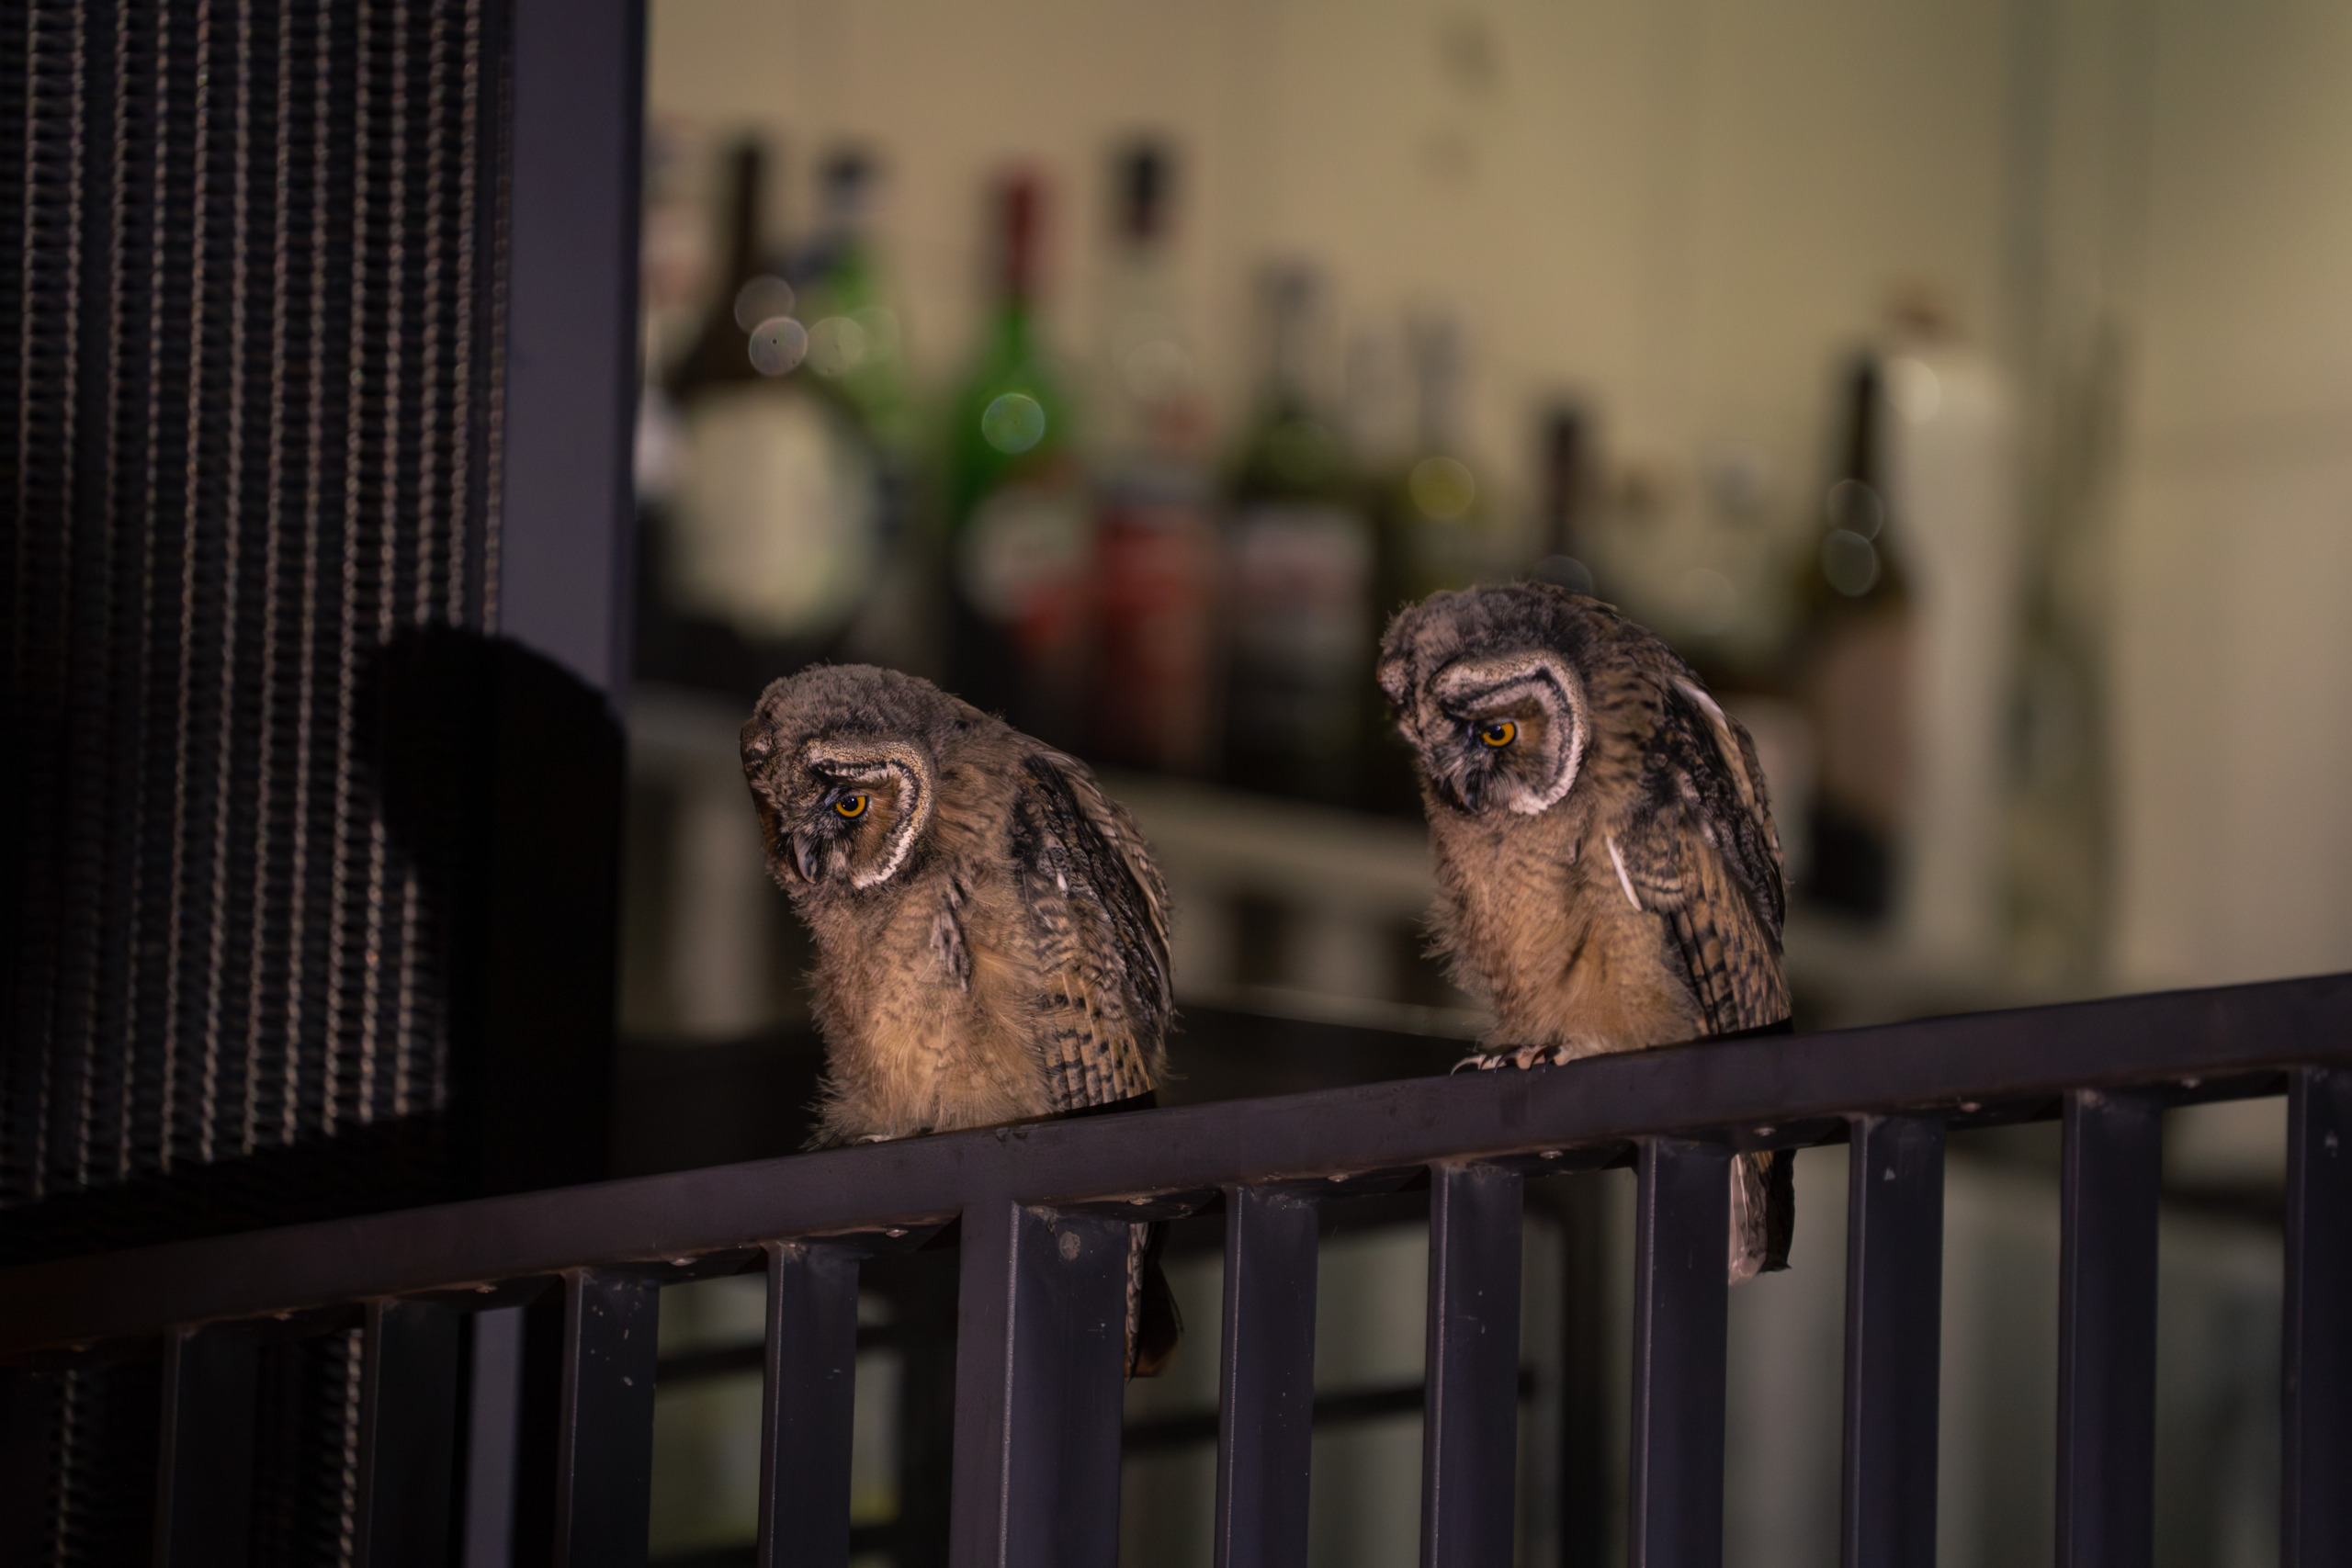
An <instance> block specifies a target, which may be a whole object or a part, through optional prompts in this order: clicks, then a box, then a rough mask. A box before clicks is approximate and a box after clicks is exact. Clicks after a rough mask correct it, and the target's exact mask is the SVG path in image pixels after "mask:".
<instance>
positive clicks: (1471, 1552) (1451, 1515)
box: [1421, 1165, 1524, 1568]
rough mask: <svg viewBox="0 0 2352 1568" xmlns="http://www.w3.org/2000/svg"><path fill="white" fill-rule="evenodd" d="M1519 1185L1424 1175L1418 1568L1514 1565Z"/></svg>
mask: <svg viewBox="0 0 2352 1568" xmlns="http://www.w3.org/2000/svg"><path fill="white" fill-rule="evenodd" d="M1523 1188H1524V1184H1523V1183H1522V1182H1521V1180H1520V1177H1519V1173H1518V1172H1517V1171H1513V1170H1501V1169H1498V1168H1495V1167H1493V1166H1480V1165H1441V1166H1436V1167H1433V1168H1431V1169H1430V1305H1429V1349H1428V1351H1427V1353H1426V1354H1427V1361H1426V1368H1427V1370H1426V1371H1425V1372H1424V1374H1423V1375H1424V1376H1425V1377H1426V1378H1427V1380H1428V1394H1427V1399H1426V1403H1425V1404H1423V1406H1422V1410H1421V1568H1486V1565H1488V1564H1493V1563H1502V1562H1510V1559H1511V1542H1512V1539H1513V1536H1514V1534H1515V1531H1514V1529H1513V1526H1514V1523H1515V1521H1514V1519H1513V1518H1512V1515H1511V1505H1512V1502H1513V1500H1514V1497H1515V1496H1516V1483H1517V1481H1518V1477H1519V1264H1520V1258H1519V1249H1520V1220H1521V1213H1522V1205H1523V1203H1524V1190H1523Z"/></svg>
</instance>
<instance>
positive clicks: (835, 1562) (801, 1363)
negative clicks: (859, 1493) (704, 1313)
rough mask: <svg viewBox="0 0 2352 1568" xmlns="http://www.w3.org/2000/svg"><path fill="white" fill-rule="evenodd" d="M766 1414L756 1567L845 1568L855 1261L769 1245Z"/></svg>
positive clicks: (793, 1245)
mask: <svg viewBox="0 0 2352 1568" xmlns="http://www.w3.org/2000/svg"><path fill="white" fill-rule="evenodd" d="M767 1257H768V1326H767V1382H766V1386H765V1392H764V1394H763V1406H762V1409H761V1413H760V1545H759V1554H758V1557H757V1562H759V1564H760V1568H786V1564H791V1565H793V1568H846V1564H847V1563H848V1562H849V1484H850V1472H849V1454H850V1429H851V1427H852V1425H853V1423H854V1416H855V1411H856V1408H857V1258H856V1255H855V1254H854V1253H851V1252H848V1251H845V1250H843V1249H842V1248H841V1247H812V1246H809V1245H806V1244H804V1243H800V1242H771V1243H769V1244H768V1247H767Z"/></svg>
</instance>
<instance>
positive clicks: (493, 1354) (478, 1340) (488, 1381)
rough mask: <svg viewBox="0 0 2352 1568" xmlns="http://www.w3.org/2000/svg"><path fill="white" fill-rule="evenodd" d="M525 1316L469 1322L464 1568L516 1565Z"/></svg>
mask: <svg viewBox="0 0 2352 1568" xmlns="http://www.w3.org/2000/svg"><path fill="white" fill-rule="evenodd" d="M528 1310H529V1309H528V1308H526V1307H519V1306H511V1307H493V1308H492V1309H491V1310H490V1311H488V1312H477V1313H473V1314H469V1322H468V1324H467V1327H468V1329H469V1337H470V1339H471V1341H472V1343H471V1345H470V1346H469V1350H470V1354H469V1356H468V1358H467V1373H466V1483H465V1504H464V1507H465V1525H464V1528H463V1529H462V1530H461V1531H460V1532H459V1540H461V1542H462V1545H461V1547H460V1556H461V1561H462V1562H463V1564H464V1568H508V1563H509V1562H511V1561H512V1560H514V1559H515V1481H516V1476H515V1469H516V1461H517V1459H518V1458H519V1457H520V1454H521V1451H522V1442H521V1439H522V1427H523V1422H522V1416H523V1320H524V1314H526V1312H527V1311H528ZM542 1512H544V1510H542ZM541 1522H542V1524H544V1522H545V1521H544V1520H542V1521H541Z"/></svg>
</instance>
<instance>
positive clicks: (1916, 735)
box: [1880, 289, 2023, 969]
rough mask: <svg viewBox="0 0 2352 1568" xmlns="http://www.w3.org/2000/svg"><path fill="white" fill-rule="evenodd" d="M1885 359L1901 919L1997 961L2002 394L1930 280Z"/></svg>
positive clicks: (2000, 939)
mask: <svg viewBox="0 0 2352 1568" xmlns="http://www.w3.org/2000/svg"><path fill="white" fill-rule="evenodd" d="M1880 364H1881V366H1882V374H1883V377H1884V382H1885V385H1884V392H1885V400H1886V407H1887V414H1888V417H1887V422H1886V429H1885V433H1884V436H1883V445H1884V447H1885V453H1886V457H1885V473H1886V487H1885V488H1886V497H1887V503H1888V506H1889V509H1890V510H1891V511H1892V512H1893V513H1894V515H1895V516H1897V517H1899V518H1900V519H1901V520H1902V524H1903V541H1902V547H1903V553H1904V562H1903V564H1904V566H1905V569H1906V570H1908V572H1909V574H1910V588H1911V606H1912V615H1911V625H1912V633H1911V638H1912V647H1913V649H1914V651H1913V654H1912V665H1911V671H1912V677H1911V692H1910V697H1911V702H1910V714H1909V720H1910V737H1911V749H1912V758H1913V765H1912V772H1911V786H1912V787H1911V795H1910V798H1909V800H1908V801H1907V803H1906V807H1907V811H1908V819H1907V823H1906V826H1905V833H1904V849H1903V853H1902V855H1901V857H1900V859H1901V867H1900V872H1901V874H1900V876H1899V879H1898V886H1897V888H1896V896H1895V908H1896V910H1897V916H1898V919H1897V923H1898V925H1899V927H1900V931H1901V935H1902V939H1903V941H1904V942H1905V944H1906V945H1908V946H1910V947H1911V948H1912V949H1913V950H1915V951H1916V952H1917V953H1920V954H1921V955H1922V956H1924V957H1928V958H1930V959H1932V960H1933V961H1934V962H1936V963H1937V964H1942V965H1947V966H1951V967H1955V968H1965V969H1981V968H1985V967H1989V966H1993V965H1996V964H2001V963H2003V962H2005V961H2006V959H2007V955H2008V948H2009V938H2010V921H2011V919H2012V917H2013V910H2014V905H2013V888H2012V884H2011V881H2010V878H2009V876H2008V874H2007V872H2006V871H2005V869H2004V866H2003V861H2004V859H2005V857H2006V852H2007V820H2006V819H2007V811H2008V806H2009V793H2010V790H2011V788H2012V786H2013V781H2014V779H2015V778H2016V773H2015V767H2014V764H2015V756H2014V750H2013V749H2014V743H2015V737H2016V720H2017V711H2016V707H2015V705H2014V697H2015V690H2016V688H2015V684H2014V677H2015V671H2016V669H2017V654H2018V629H2019V620H2020V615H2019V610H2020V604H2019V601H2020V597H2021V595H2022V592H2023V582H2022V562H2021V560H2020V555H2021V546H2022V543H2023V538H2022V536H2023V529H2022V527H2021V526H2020V518H2019V515H2018V503H2019V495H2018V482H2017V481H2018V464H2017V457H2016V446H2017V443H2016V437H2015V419H2014V416H2013V412H2012V402H2011V398H2010V393H2009V389H2008V381H2007V377H2006V376H2005V375H2003V374H2002V372H2001V369H2000V367H1999V366H1998V365H1997V363H1996V362H1995V361H1994V360H1993V358H1992V357H1991V356H1990V355H1986V354H1985V353H1984V352H1983V351H1982V350H1980V349H1977V348H1974V347H1973V346H1972V345H1970V344H1967V343H1966V342H1964V341H1962V339H1961V338H1960V337H1959V335H1958V333H1956V332H1955V330H1954V329H1953V328H1952V326H1951V324H1950V321H1949V318H1948V317H1947V316H1946V314H1945V313H1944V311H1943V310H1941V309H1940V305H1939V301H1937V300H1935V299H1934V298H1933V296H1931V295H1928V294H1926V293H1925V291H1924V289H1923V290H1922V292H1921V294H1920V295H1916V296H1912V297H1910V298H1908V299H1904V300H1902V301H1900V302H1899V305H1898V313H1897V315H1896V317H1895V320H1894V322H1893V323H1891V329H1890V332H1889V334H1888V340H1887V344H1886V348H1885V351H1884V353H1883V356H1882V358H1881V360H1880Z"/></svg>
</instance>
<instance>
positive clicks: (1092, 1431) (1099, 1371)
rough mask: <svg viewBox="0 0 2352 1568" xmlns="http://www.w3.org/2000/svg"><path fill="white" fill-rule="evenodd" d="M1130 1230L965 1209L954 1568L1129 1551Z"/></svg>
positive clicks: (1066, 1565)
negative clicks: (1124, 1477)
mask: <svg viewBox="0 0 2352 1568" xmlns="http://www.w3.org/2000/svg"><path fill="white" fill-rule="evenodd" d="M1129 1235H1130V1229H1129V1226H1128V1225H1127V1224H1126V1223H1125V1222H1124V1221H1121V1220H1115V1219H1107V1220H1106V1219H1096V1218H1093V1217H1091V1216H1086V1215H1071V1214H1062V1215H1057V1214H1052V1213H1046V1212H1045V1211H1043V1210H1037V1209H1028V1208H1023V1207H1022V1206H1021V1205H1019V1204H1017V1203H1015V1202H1013V1201H1012V1200H1011V1199H1009V1198H1000V1199H996V1200H992V1201H981V1202H978V1203H975V1204H973V1205H971V1206H970V1207H968V1208H967V1209H966V1210H965V1211H964V1224H963V1247H964V1258H963V1288H962V1298H961V1303H960V1309H959V1311H958V1314H957V1316H958V1319H959V1322H958V1325H957V1331H956V1480H955V1486H954V1494H955V1495H954V1496H953V1497H952V1498H951V1500H950V1503H949V1506H950V1508H951V1509H952V1510H953V1514H954V1518H955V1540H954V1544H953V1545H952V1547H951V1548H950V1550H949V1556H948V1561H949V1562H951V1563H952V1564H954V1568H1110V1564H1111V1563H1112V1562H1113V1561H1114V1559H1115V1558H1116V1557H1117V1555H1118V1548H1119V1424H1120V1397H1121V1393H1122V1391H1123V1390H1124V1388H1125V1379H1126V1340H1127V1246H1128V1238H1129Z"/></svg>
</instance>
